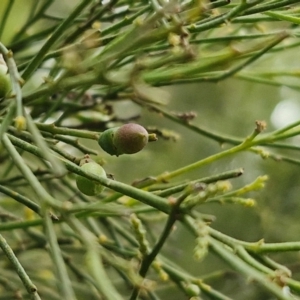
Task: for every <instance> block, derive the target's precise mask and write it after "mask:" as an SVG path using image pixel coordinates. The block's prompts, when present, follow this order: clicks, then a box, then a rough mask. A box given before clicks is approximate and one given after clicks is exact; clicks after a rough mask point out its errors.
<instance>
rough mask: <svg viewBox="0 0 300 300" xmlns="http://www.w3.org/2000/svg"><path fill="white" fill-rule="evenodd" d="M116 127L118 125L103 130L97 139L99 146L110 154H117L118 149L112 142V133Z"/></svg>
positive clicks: (113, 133)
mask: <svg viewBox="0 0 300 300" xmlns="http://www.w3.org/2000/svg"><path fill="white" fill-rule="evenodd" d="M118 129H119V127H114V128H111V129H107V130H105V131H104V132H102V133H101V135H100V138H99V140H98V144H99V145H100V147H101V148H102V149H103V150H104V151H105V152H107V153H109V154H110V155H118V151H117V149H116V147H115V146H114V144H113V139H114V135H115V132H116V131H117V130H118Z"/></svg>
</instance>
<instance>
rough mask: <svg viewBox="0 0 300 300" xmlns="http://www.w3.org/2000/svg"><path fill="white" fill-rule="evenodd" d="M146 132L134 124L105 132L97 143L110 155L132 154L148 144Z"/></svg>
mask: <svg viewBox="0 0 300 300" xmlns="http://www.w3.org/2000/svg"><path fill="white" fill-rule="evenodd" d="M148 139H149V134H148V132H147V130H146V129H145V128H144V127H143V126H141V125H139V124H135V123H129V124H125V125H122V126H120V127H115V128H111V129H108V130H105V131H104V132H103V133H102V134H101V136H100V138H99V140H98V143H99V145H100V146H101V148H102V149H103V150H104V151H106V152H107V153H109V154H110V155H116V156H119V155H121V154H133V153H137V152H139V151H141V150H142V149H143V148H144V147H145V146H146V145H147V143H148Z"/></svg>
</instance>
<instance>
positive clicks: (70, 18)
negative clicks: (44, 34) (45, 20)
mask: <svg viewBox="0 0 300 300" xmlns="http://www.w3.org/2000/svg"><path fill="white" fill-rule="evenodd" d="M90 2H91V1H90V0H83V1H81V3H80V4H79V5H78V6H77V7H76V8H75V9H74V11H73V12H72V13H71V14H70V15H69V16H68V17H67V18H66V19H65V20H64V21H63V22H62V23H61V24H60V25H59V26H58V27H57V28H56V30H55V31H54V32H53V34H52V35H51V36H50V38H49V39H48V40H47V42H46V43H45V44H44V45H43V47H42V48H41V49H40V51H39V52H38V53H37V54H36V55H35V56H34V58H33V59H32V60H31V62H30V63H29V65H28V66H27V67H26V69H25V70H24V72H23V74H22V78H23V79H24V80H25V81H26V80H28V79H29V78H30V76H31V75H32V73H33V72H34V71H35V70H36V69H37V68H38V66H39V65H40V63H41V62H42V61H43V59H44V56H45V55H46V54H47V52H48V51H49V50H50V49H51V48H52V47H53V45H54V44H55V42H57V40H58V39H60V38H61V36H62V35H63V34H64V33H65V31H66V29H67V28H68V27H69V26H70V25H71V24H72V22H73V21H74V20H75V19H76V17H77V16H78V15H79V14H80V13H82V11H83V10H84V9H85V7H86V6H88V5H89V4H90Z"/></svg>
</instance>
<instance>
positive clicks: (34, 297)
mask: <svg viewBox="0 0 300 300" xmlns="http://www.w3.org/2000/svg"><path fill="white" fill-rule="evenodd" d="M0 247H1V249H2V251H3V252H4V254H5V255H6V257H7V258H8V260H9V261H10V263H11V264H12V266H13V268H14V269H15V271H16V273H17V274H18V275H19V277H20V279H21V281H22V283H23V285H24V287H25V288H26V290H27V293H28V294H29V297H30V299H31V300H41V298H40V296H39V294H38V292H37V288H36V286H35V285H34V284H33V283H32V282H31V280H30V278H29V276H28V275H27V273H26V272H25V270H24V268H23V266H22V265H21V264H20V262H19V260H18V259H17V257H16V256H15V254H14V252H13V251H12V249H11V248H10V246H9V245H8V244H7V242H6V240H5V239H4V237H3V236H2V235H1V234H0Z"/></svg>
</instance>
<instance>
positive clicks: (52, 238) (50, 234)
mask: <svg viewBox="0 0 300 300" xmlns="http://www.w3.org/2000/svg"><path fill="white" fill-rule="evenodd" d="M44 229H45V234H46V237H47V241H48V243H49V248H50V253H51V257H52V260H53V263H54V266H55V269H56V275H57V276H58V278H57V285H58V288H59V291H60V293H61V296H62V298H63V299H68V300H76V296H75V294H74V291H73V289H72V285H71V281H70V278H69V275H68V272H67V268H66V265H65V262H64V260H63V257H62V253H61V250H60V248H59V245H58V243H57V238H56V234H55V230H54V226H53V223H52V220H51V218H50V214H49V212H48V211H45V213H44Z"/></svg>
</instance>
